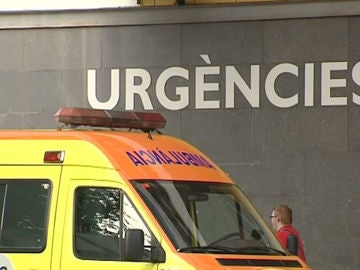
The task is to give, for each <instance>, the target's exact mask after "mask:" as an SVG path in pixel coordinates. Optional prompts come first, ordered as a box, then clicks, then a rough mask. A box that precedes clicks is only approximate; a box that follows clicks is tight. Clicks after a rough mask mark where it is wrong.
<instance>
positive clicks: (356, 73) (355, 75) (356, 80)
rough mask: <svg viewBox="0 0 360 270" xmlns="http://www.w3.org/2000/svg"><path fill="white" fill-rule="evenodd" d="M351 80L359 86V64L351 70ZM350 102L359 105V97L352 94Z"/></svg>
mask: <svg viewBox="0 0 360 270" xmlns="http://www.w3.org/2000/svg"><path fill="white" fill-rule="evenodd" d="M352 79H353V81H354V83H356V84H357V85H358V86H360V62H357V63H356V64H355V66H354V67H353V69H352ZM352 100H353V102H354V103H355V104H357V105H360V96H359V95H358V94H355V93H353V94H352Z"/></svg>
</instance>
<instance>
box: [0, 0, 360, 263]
mask: <svg viewBox="0 0 360 270" xmlns="http://www.w3.org/2000/svg"><path fill="white" fill-rule="evenodd" d="M359 25H360V7H359V5H358V3H357V1H344V2H334V1H332V3H331V4H330V3H327V2H316V3H276V4H271V5H269V4H265V3H263V4H256V5H216V6H215V5H212V6H207V5H200V6H181V7H180V6H165V7H149V8H147V7H141V8H138V7H137V8H124V9H104V10H89V11H51V12H50V11H49V12H7V13H3V14H1V15H0V28H1V30H0V40H1V43H0V44H1V45H0V46H1V47H0V48H1V50H0V56H1V62H0V93H1V97H2V98H1V99H0V111H1V113H0V127H1V128H3V129H4V128H52V127H56V126H57V124H56V122H55V120H54V117H53V115H54V113H55V112H56V111H57V110H58V108H59V107H62V106H77V107H92V108H102V109H111V110H140V111H158V112H161V113H163V114H164V116H165V117H166V118H167V121H168V123H167V127H166V128H165V130H164V132H166V133H168V134H173V135H176V136H180V137H182V138H184V139H186V140H188V141H190V142H191V143H192V144H194V145H195V146H197V147H198V148H200V149H201V150H202V151H204V152H205V153H207V154H208V155H209V156H210V157H211V158H212V159H213V160H214V161H216V162H217V163H219V164H220V165H221V167H222V168H223V169H224V170H225V171H226V172H228V173H229V174H230V175H231V176H232V178H233V179H235V180H236V181H237V182H238V184H239V185H240V186H241V188H242V189H243V190H244V191H245V193H246V194H247V195H248V197H250V199H251V200H253V202H254V204H255V206H256V207H257V209H258V210H259V211H260V213H261V214H262V215H264V217H265V218H267V217H268V215H269V214H270V213H271V211H272V207H273V206H275V205H276V204H279V203H286V204H288V205H290V206H291V207H292V208H293V210H294V225H295V226H296V227H297V228H298V229H299V231H300V232H301V234H302V237H303V240H304V242H305V249H306V253H307V258H308V262H309V264H310V265H311V266H312V268H313V269H317V270H338V269H348V270H355V269H356V270H357V268H358V266H360V258H359V256H358V254H357V253H358V250H359V249H360V245H359V242H360V241H359V240H360V239H359V237H360V236H359V234H358V233H357V227H358V224H359V222H360V208H359V207H358V204H359V203H360V196H359V194H360V178H359V175H358V171H359V169H358V166H359V164H360V143H359V136H360V123H359V121H358V119H359V118H358V117H360V46H359V45H360V38H359V37H360V27H359Z"/></svg>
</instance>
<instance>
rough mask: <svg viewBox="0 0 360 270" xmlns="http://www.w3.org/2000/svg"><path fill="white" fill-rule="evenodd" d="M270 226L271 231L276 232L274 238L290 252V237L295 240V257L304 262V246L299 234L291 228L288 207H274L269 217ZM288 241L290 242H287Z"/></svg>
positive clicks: (290, 214)
mask: <svg viewBox="0 0 360 270" xmlns="http://www.w3.org/2000/svg"><path fill="white" fill-rule="evenodd" d="M270 218H271V224H272V227H273V229H274V230H275V232H276V236H277V237H278V238H279V240H280V242H281V243H282V244H283V245H284V247H286V248H287V249H289V250H290V248H289V245H290V244H291V243H294V242H292V240H290V238H291V237H293V238H295V243H296V242H297V247H296V249H297V255H298V256H299V257H300V258H301V259H302V260H303V261H304V262H306V259H305V252H304V245H303V242H302V240H301V237H300V234H299V232H298V231H297V230H296V229H295V228H294V227H293V226H292V210H291V208H290V207H289V206H287V205H283V204H280V205H278V206H276V207H275V208H274V209H273V211H272V214H271V216H270ZM289 240H290V241H289Z"/></svg>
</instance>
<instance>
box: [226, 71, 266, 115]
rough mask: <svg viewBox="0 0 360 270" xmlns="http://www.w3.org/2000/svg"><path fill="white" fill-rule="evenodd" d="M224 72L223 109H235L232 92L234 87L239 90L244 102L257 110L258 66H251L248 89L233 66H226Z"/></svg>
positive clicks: (258, 89)
mask: <svg viewBox="0 0 360 270" xmlns="http://www.w3.org/2000/svg"><path fill="white" fill-rule="evenodd" d="M225 71H226V72H225V74H226V75H225V80H226V81H225V107H226V108H234V107H235V104H234V103H235V102H234V99H235V97H234V95H235V93H234V92H235V85H236V86H237V87H238V88H239V90H240V92H241V93H242V94H243V95H244V97H245V98H246V100H247V101H248V102H249V103H250V105H251V107H253V108H259V103H260V98H259V92H260V66H259V65H251V75H250V81H251V86H250V87H249V86H248V85H247V84H246V82H245V81H244V79H243V78H242V77H241V75H240V74H239V72H238V71H237V70H236V68H235V67H234V66H226V68H225Z"/></svg>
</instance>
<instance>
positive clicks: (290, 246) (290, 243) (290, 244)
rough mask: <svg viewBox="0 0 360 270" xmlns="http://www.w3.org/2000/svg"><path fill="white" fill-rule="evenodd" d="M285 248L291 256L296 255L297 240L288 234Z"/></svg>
mask: <svg viewBox="0 0 360 270" xmlns="http://www.w3.org/2000/svg"><path fill="white" fill-rule="evenodd" d="M286 248H287V250H288V251H289V252H290V253H291V254H292V255H298V239H297V237H296V236H295V235H293V234H289V236H288V237H287V247H286Z"/></svg>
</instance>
